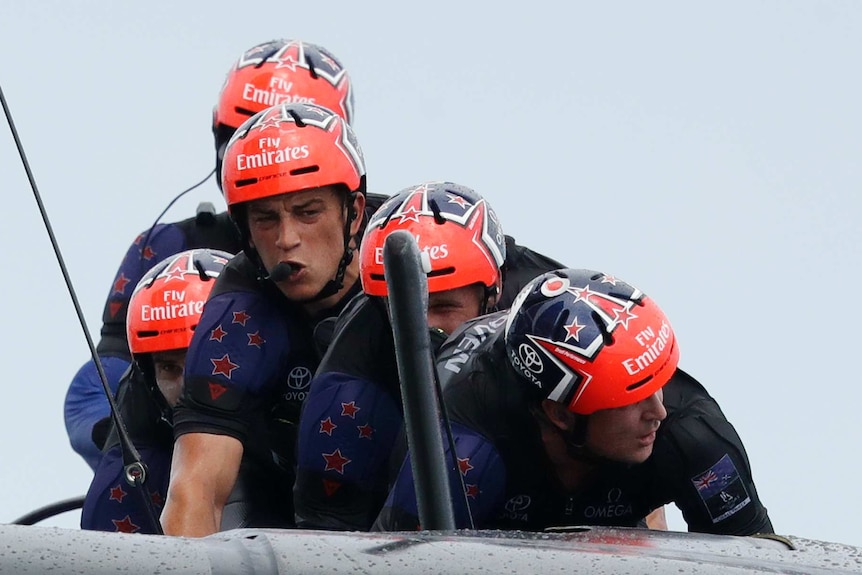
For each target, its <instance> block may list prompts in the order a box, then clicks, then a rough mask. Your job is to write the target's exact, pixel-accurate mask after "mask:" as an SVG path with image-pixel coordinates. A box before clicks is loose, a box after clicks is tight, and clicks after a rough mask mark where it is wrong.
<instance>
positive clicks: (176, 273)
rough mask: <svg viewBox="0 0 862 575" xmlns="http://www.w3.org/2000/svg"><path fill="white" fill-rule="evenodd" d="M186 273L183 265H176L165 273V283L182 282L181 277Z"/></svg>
mask: <svg viewBox="0 0 862 575" xmlns="http://www.w3.org/2000/svg"><path fill="white" fill-rule="evenodd" d="M186 273H187V270H186V268H185V263H184V262H183V263H180V264H177V265H176V266H175V267H173V268H171V269H169V270H168V271H167V272H165V276H164V277H165V281H166V282H169V281H171V280H182V279H183V276H184V275H185V274H186Z"/></svg>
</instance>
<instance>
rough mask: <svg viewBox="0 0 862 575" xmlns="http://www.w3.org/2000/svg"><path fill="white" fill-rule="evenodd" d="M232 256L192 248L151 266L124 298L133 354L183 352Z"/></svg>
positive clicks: (220, 252)
mask: <svg viewBox="0 0 862 575" xmlns="http://www.w3.org/2000/svg"><path fill="white" fill-rule="evenodd" d="M231 257H233V256H232V255H231V254H229V253H227V252H222V251H218V250H211V249H194V250H187V251H184V252H180V253H178V254H175V255H173V256H170V257H168V258H166V259H164V260H162V261H161V262H160V263H158V264H156V265H155V266H153V268H152V269H151V270H150V271H148V272H147V273H146V274H145V275H144V277H142V278H141V281H139V282H138V285H137V286H136V287H135V291H134V292H132V297H131V299H130V300H129V313H128V316H127V317H126V334H127V336H128V339H129V350H130V351H131V352H132V355H133V356H136V357H137V356H139V355H140V354H148V353H154V352H158V351H170V350H174V349H184V348H187V347H188V346H189V344H190V343H191V341H192V335H193V334H194V330H195V327H197V325H198V322H199V321H200V317H201V312H202V311H203V307H204V302H206V300H207V297H209V293H210V291H211V290H212V287H213V285H214V284H215V279H216V278H217V277H218V276H219V274H221V271H222V270H223V269H224V266H225V264H227V262H228V260H229V259H230V258H231Z"/></svg>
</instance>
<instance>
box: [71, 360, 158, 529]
mask: <svg viewBox="0 0 862 575" xmlns="http://www.w3.org/2000/svg"><path fill="white" fill-rule="evenodd" d="M160 400H161V401H160ZM117 406H118V408H119V411H120V416H121V417H122V419H123V422H124V424H125V427H126V431H127V433H128V435H129V438H130V439H131V440H132V443H134V445H135V447H136V449H137V450H138V453H139V454H140V456H141V460H142V461H143V463H144V465H146V467H147V475H146V480H145V484H144V485H143V486H142V487H136V486H132V485H130V484H129V483H127V482H126V479H125V473H124V464H123V452H122V449H121V447H120V443H119V437H118V435H117V431H116V428H115V427H114V426H113V425H111V426H110V431H109V432H108V439H107V443H106V446H105V449H104V455H103V457H102V458H101V459H100V460H99V464H98V465H97V466H96V473H95V476H94V477H93V481H92V483H91V484H90V489H89V490H88V491H87V496H86V498H85V499H84V507H83V510H82V512H81V528H82V529H93V530H98V531H122V532H126V533H158V529H157V528H156V525H154V522H153V517H155V518H156V519H157V518H158V516H159V514H160V513H161V510H162V507H163V506H164V503H165V497H166V496H167V489H168V480H169V479H170V464H171V456H172V454H173V445H174V444H173V430H172V428H171V422H170V413H169V410H168V408H167V404H166V403H165V402H164V400H163V399H162V398H161V395H160V394H159V392H158V389H157V388H156V387H155V386H150V385H148V384H147V382H146V379H145V376H144V375H143V373H141V371H140V370H139V369H138V367H137V365H136V364H133V366H132V368H130V369H129V370H128V371H127V372H126V373H125V374H124V375H123V377H122V378H121V381H120V385H119V392H118V394H117ZM144 497H146V498H148V499H149V501H150V505H151V509H152V511H153V516H151V515H150V513H149V511H148V510H147V507H146V505H147V504H146V503H145V500H144V499H143V498H144Z"/></svg>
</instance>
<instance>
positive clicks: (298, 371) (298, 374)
mask: <svg viewBox="0 0 862 575" xmlns="http://www.w3.org/2000/svg"><path fill="white" fill-rule="evenodd" d="M310 381H311V370H310V369H308V368H307V367H305V366H304V365H299V366H297V367H294V368H293V369H291V370H290V374H289V375H288V376H287V387H289V388H290V389H305V388H306V387H308V384H309V382H310Z"/></svg>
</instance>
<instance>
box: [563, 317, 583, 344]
mask: <svg viewBox="0 0 862 575" xmlns="http://www.w3.org/2000/svg"><path fill="white" fill-rule="evenodd" d="M563 327H565V329H566V340H568V339H569V338H572V339H574V340H575V341H580V340H579V339H578V334H579V333H581V330H582V329H584V328H585V327H587V326H585V325H581V324H579V323H578V318H577V316H576V317H575V318H574V319H573V320H572V323H570V324H569V325H566V326H563Z"/></svg>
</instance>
